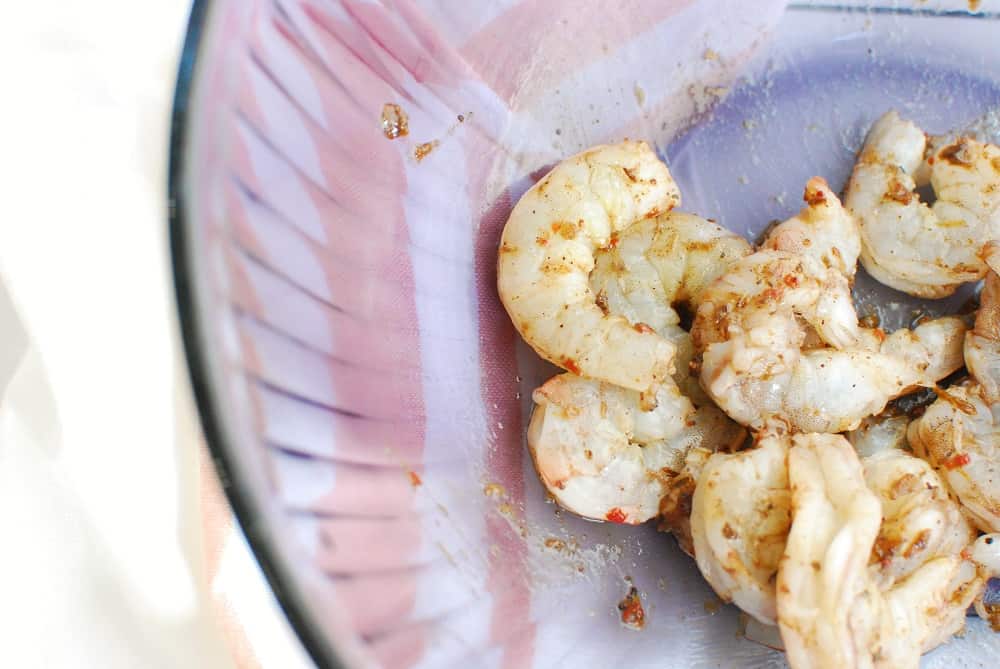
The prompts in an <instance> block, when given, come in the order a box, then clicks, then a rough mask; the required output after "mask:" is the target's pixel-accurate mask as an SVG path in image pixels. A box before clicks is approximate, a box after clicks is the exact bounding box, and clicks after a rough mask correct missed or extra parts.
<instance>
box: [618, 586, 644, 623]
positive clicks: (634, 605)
mask: <svg viewBox="0 0 1000 669" xmlns="http://www.w3.org/2000/svg"><path fill="white" fill-rule="evenodd" d="M618 610H619V611H620V612H621V620H622V625H624V626H625V627H627V628H629V629H633V630H641V629H642V628H643V627H645V626H646V611H645V610H644V609H643V608H642V600H641V599H640V598H639V590H638V589H637V588H636V587H635V586H634V585H633V586H630V587H629V589H628V594H627V595H625V598H624V599H622V601H620V602H618Z"/></svg>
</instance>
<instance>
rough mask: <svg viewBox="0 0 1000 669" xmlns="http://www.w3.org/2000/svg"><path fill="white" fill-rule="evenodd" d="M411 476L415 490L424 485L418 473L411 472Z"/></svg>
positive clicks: (411, 482) (411, 483)
mask: <svg viewBox="0 0 1000 669" xmlns="http://www.w3.org/2000/svg"><path fill="white" fill-rule="evenodd" d="M409 474H410V485H412V486H413V487H414V488H416V487H417V486H421V485H423V484H424V481H423V479H421V478H420V474H418V473H416V472H409Z"/></svg>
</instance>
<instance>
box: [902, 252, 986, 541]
mask: <svg viewBox="0 0 1000 669" xmlns="http://www.w3.org/2000/svg"><path fill="white" fill-rule="evenodd" d="M985 257H986V258H987V260H988V261H989V262H990V265H991V269H990V271H989V272H988V273H987V275H986V281H985V283H984V285H983V291H982V294H981V296H980V307H979V311H978V312H977V314H976V323H975V326H974V327H973V329H972V330H971V331H969V332H968V333H967V334H966V336H965V361H966V366H967V368H968V370H969V372H970V374H971V375H972V379H970V380H968V381H965V382H963V383H960V384H957V385H954V386H952V387H950V388H948V389H947V390H944V391H940V392H939V399H938V400H937V401H936V402H934V404H932V405H931V406H929V407H928V408H927V410H926V411H925V412H924V414H923V415H922V416H921V417H920V418H918V419H917V420H915V421H913V423H911V425H910V427H909V430H908V432H907V437H908V439H909V442H910V444H911V446H912V447H913V449H914V451H916V452H917V454H919V455H920V456H921V457H923V458H926V459H927V461H928V462H930V463H931V464H932V465H933V466H934V467H935V469H937V471H938V472H939V473H940V475H941V477H942V478H943V479H944V480H945V481H946V482H947V483H948V485H949V486H950V487H951V490H952V492H954V493H955V495H956V496H957V497H958V499H959V501H960V502H961V503H962V506H963V507H964V509H965V511H966V512H967V513H968V515H969V517H970V518H971V519H972V521H973V522H974V523H975V525H976V526H977V527H978V528H979V529H981V530H983V531H985V532H998V531H1000V403H998V402H1000V277H998V275H997V273H996V271H995V270H993V269H992V266H1000V262H998V261H1000V244H998V243H996V242H992V243H990V244H988V245H987V250H986V254H985Z"/></svg>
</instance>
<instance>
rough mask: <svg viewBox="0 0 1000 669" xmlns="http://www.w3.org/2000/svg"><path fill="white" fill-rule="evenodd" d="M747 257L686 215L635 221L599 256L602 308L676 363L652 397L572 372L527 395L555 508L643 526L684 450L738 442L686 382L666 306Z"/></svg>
mask: <svg viewBox="0 0 1000 669" xmlns="http://www.w3.org/2000/svg"><path fill="white" fill-rule="evenodd" d="M746 253H749V245H748V244H747V243H746V242H745V241H743V240H742V239H740V238H739V237H736V236H735V235H733V234H732V233H729V232H728V231H726V230H725V229H724V228H721V227H719V226H716V225H713V224H711V223H709V222H708V221H705V220H704V219H700V218H698V217H696V216H690V215H686V214H667V215H663V216H659V217H657V218H653V219H647V220H645V221H641V222H640V223H637V224H636V225H633V226H632V227H630V228H629V229H628V230H625V231H624V232H623V233H622V234H621V237H620V238H619V241H618V244H617V246H616V247H615V248H614V249H605V250H601V251H599V252H598V253H597V259H596V265H597V268H596V269H595V270H594V272H593V273H592V275H591V277H590V282H591V286H592V289H593V291H594V293H595V294H596V295H598V296H600V298H599V304H600V308H601V309H602V310H606V311H607V313H609V314H616V315H622V316H623V317H624V318H625V319H626V322H629V323H646V324H650V323H651V324H652V325H654V326H655V327H656V332H657V334H659V335H660V336H662V337H663V338H664V340H666V341H670V342H672V343H673V344H674V346H675V348H676V349H677V352H678V364H677V370H676V372H675V373H674V376H673V378H667V379H665V380H664V381H662V382H661V384H660V386H659V388H658V389H657V390H656V392H655V394H654V395H653V397H652V398H650V397H648V396H647V394H645V393H639V392H637V391H635V390H632V389H628V388H621V387H617V386H614V385H612V384H609V383H602V382H599V381H596V380H592V379H584V378H581V377H577V376H574V375H571V374H562V375H559V376H556V377H555V378H553V379H550V380H549V381H548V382H546V383H545V385H543V386H542V387H541V388H539V389H538V390H536V391H535V393H534V395H533V399H534V401H535V403H536V408H535V411H534V413H533V415H532V418H531V423H530V426H529V430H528V446H529V448H530V450H531V452H532V455H533V457H534V461H535V466H536V469H537V470H538V473H539V476H540V478H541V480H542V482H543V484H544V485H545V486H546V488H547V489H548V490H549V492H550V493H551V494H552V495H553V496H554V497H555V498H556V500H557V501H558V502H559V503H560V504H561V505H562V506H564V507H565V508H567V509H569V510H570V511H573V512H574V513H577V514H579V515H582V516H585V517H588V518H596V519H602V520H612V521H616V522H625V523H641V522H643V521H645V520H648V519H649V518H651V517H652V516H653V515H655V514H656V513H657V512H658V508H659V502H660V499H661V498H662V497H663V496H664V495H665V494H666V491H667V488H665V486H667V485H668V484H670V482H671V481H672V479H673V478H674V477H675V476H676V474H677V473H678V472H680V471H681V469H682V468H683V467H684V461H685V456H686V454H687V453H688V451H690V450H691V449H705V450H708V451H715V450H731V449H733V448H736V447H737V446H739V445H740V444H741V443H742V441H743V439H744V436H745V431H744V430H743V428H742V427H740V426H739V425H737V424H735V423H733V422H732V421H731V420H729V418H727V417H726V416H725V414H723V413H722V412H721V411H719V409H718V408H716V407H715V406H714V405H712V403H711V402H710V401H708V400H707V399H706V398H704V396H703V394H701V392H700V389H699V388H698V384H697V381H696V380H695V379H693V378H692V377H691V374H690V368H689V366H688V362H689V360H690V358H691V355H692V353H693V349H692V346H691V343H690V336H689V335H688V333H687V332H685V331H684V330H683V329H682V328H681V327H680V326H679V325H678V323H679V320H680V319H679V316H678V315H677V313H676V312H675V311H674V310H673V308H672V306H671V305H673V304H677V303H682V302H683V303H690V302H691V301H692V300H693V299H695V297H696V296H697V294H698V293H699V292H700V289H701V287H702V286H703V285H704V284H705V283H706V282H707V281H709V280H711V279H713V278H714V277H715V276H716V275H717V274H718V273H719V272H721V271H723V270H724V268H725V266H726V263H725V262H724V260H725V259H726V258H728V257H730V256H731V257H738V256H740V255H745V254H746ZM647 327H649V325H647ZM650 400H652V401H650Z"/></svg>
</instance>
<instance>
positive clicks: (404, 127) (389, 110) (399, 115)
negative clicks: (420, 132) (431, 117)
mask: <svg viewBox="0 0 1000 669" xmlns="http://www.w3.org/2000/svg"><path fill="white" fill-rule="evenodd" d="M382 134H383V135H385V136H386V139H396V138H397V137H406V136H407V135H408V134H410V119H409V117H408V116H407V115H406V112H405V111H403V108H402V107H400V106H399V105H397V104H395V103H393V102H386V103H385V104H384V105H382Z"/></svg>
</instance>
